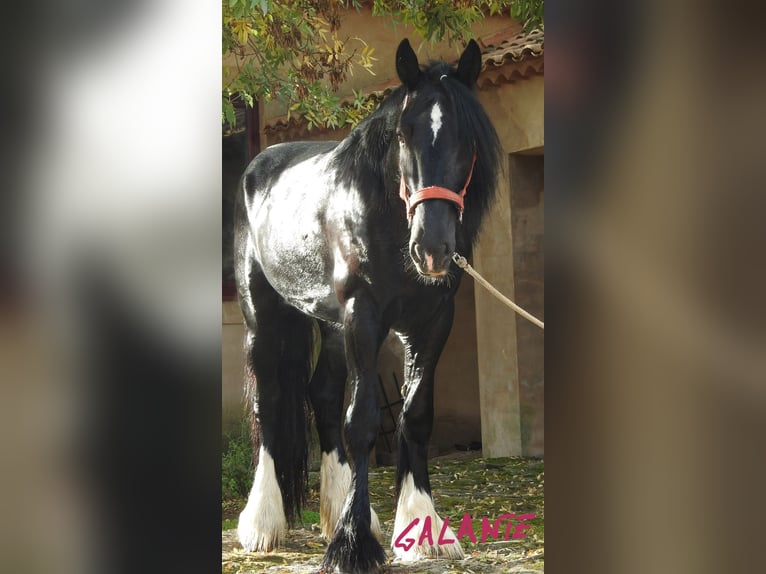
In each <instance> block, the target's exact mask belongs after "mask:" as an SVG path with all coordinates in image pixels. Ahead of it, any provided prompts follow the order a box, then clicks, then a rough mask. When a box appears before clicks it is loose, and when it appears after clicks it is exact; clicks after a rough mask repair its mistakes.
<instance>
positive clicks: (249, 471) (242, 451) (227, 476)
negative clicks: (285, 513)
mask: <svg viewBox="0 0 766 574" xmlns="http://www.w3.org/2000/svg"><path fill="white" fill-rule="evenodd" d="M223 444H224V448H223V457H222V460H221V498H222V499H223V500H232V499H238V498H242V497H243V496H247V494H248V492H249V491H250V486H251V485H252V482H253V475H254V470H255V469H254V465H253V445H252V443H251V442H250V432H249V415H248V416H247V417H246V418H245V419H243V423H242V429H241V432H239V433H237V434H228V435H226V436H225V437H224V442H223Z"/></svg>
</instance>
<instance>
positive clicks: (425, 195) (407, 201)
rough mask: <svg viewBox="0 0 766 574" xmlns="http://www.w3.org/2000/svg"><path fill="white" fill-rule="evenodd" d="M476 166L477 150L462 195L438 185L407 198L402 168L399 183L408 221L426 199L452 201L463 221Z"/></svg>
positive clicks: (474, 152)
mask: <svg viewBox="0 0 766 574" xmlns="http://www.w3.org/2000/svg"><path fill="white" fill-rule="evenodd" d="M475 164H476V150H474V151H473V158H472V159H471V171H469V172H468V179H466V180H465V185H463V189H461V190H460V193H455V192H454V191H452V190H450V189H447V188H446V187H440V186H438V185H432V186H430V187H424V188H423V189H421V190H419V191H416V192H415V193H413V194H412V195H411V196H409V197H408V196H407V183H406V182H405V181H404V172H403V171H402V169H401V167H400V168H399V171H401V172H402V176H401V180H400V182H399V197H401V198H402V201H403V202H404V206H405V208H406V209H407V219H409V220H412V216H413V214H414V213H415V208H416V207H417V206H418V204H419V203H421V202H423V201H425V200H426V199H446V200H447V201H451V202H452V203H454V204H455V205H456V206H457V211H458V214H459V216H460V221H463V208H464V204H463V199H464V198H465V192H466V190H467V189H468V186H469V185H470V183H471V176H472V175H473V166H474V165H475Z"/></svg>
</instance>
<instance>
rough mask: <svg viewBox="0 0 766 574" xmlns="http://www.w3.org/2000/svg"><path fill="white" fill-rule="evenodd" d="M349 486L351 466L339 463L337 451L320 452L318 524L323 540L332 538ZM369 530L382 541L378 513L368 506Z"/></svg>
mask: <svg viewBox="0 0 766 574" xmlns="http://www.w3.org/2000/svg"><path fill="white" fill-rule="evenodd" d="M350 488H351V467H350V466H349V465H348V463H345V462H344V463H342V464H341V463H340V462H339V459H338V451H337V450H333V451H332V452H330V453H326V452H323V453H322V466H321V469H320V471H319V525H320V527H321V530H322V536H323V537H324V538H325V540H330V539H331V538H332V535H333V532H334V531H335V526H336V524H337V523H338V519H339V518H340V513H341V511H342V510H343V504H344V503H345V501H346V497H347V496H348V492H349V489H350ZM370 530H372V534H373V535H374V536H375V538H377V539H378V540H379V541H383V532H382V531H381V529H380V521H379V520H378V515H377V514H375V511H374V510H373V509H372V506H370Z"/></svg>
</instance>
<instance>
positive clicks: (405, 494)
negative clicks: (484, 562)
mask: <svg viewBox="0 0 766 574" xmlns="http://www.w3.org/2000/svg"><path fill="white" fill-rule="evenodd" d="M426 516H430V517H431V537H432V539H433V542H434V545H433V546H431V545H429V544H428V543H425V544H423V545H422V546H418V545H417V544H413V545H412V547H411V548H410V549H409V550H404V548H400V547H398V546H396V545H395V542H396V540H397V538H398V537H399V535H400V534H401V533H402V532H403V531H404V530H405V529H406V528H407V526H409V525H410V523H412V521H413V520H415V519H416V518H417V519H419V522H418V524H417V526H415V527H414V528H413V529H412V530H410V531H409V532H408V533H407V535H406V537H408V538H415V540H416V541H417V540H418V539H419V538H420V534H421V532H422V528H423V523H424V522H425V519H426ZM443 524H444V521H443V520H442V519H441V518H440V517H439V515H438V514H436V509H435V508H434V501H433V499H432V498H431V496H430V495H429V494H427V493H425V492H424V491H422V490H420V489H419V488H416V487H415V480H414V479H413V478H412V473H409V472H408V473H407V474H405V475H404V479H403V480H402V487H401V489H400V491H399V502H398V503H397V505H396V520H395V522H394V535H393V537H392V538H391V547H392V548H393V550H394V555H395V556H396V558H397V560H400V561H402V562H413V561H415V560H420V559H421V558H436V557H444V558H449V559H452V560H459V559H461V558H463V556H464V554H463V548H462V547H461V546H460V542H458V540H457V537H456V536H455V533H454V532H453V531H452V528H450V527H447V530H446V531H445V532H444V538H445V539H452V540H455V542H453V543H452V544H444V545H439V533H440V532H441V529H442V525H443Z"/></svg>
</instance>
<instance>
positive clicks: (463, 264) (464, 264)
mask: <svg viewBox="0 0 766 574" xmlns="http://www.w3.org/2000/svg"><path fill="white" fill-rule="evenodd" d="M452 261H454V262H455V263H456V264H457V266H458V267H460V268H461V269H465V271H466V273H468V274H469V275H470V276H471V277H473V278H474V279H476V280H477V281H478V282H479V283H481V284H482V285H483V286H484V287H485V288H486V289H487V290H488V291H489V292H490V293H492V294H493V295H494V296H495V297H497V298H498V299H500V301H502V302H503V303H505V304H506V305H508V306H509V307H510V308H511V309H513V310H514V311H516V312H517V313H518V314H519V315H521V316H522V317H524V318H525V319H526V320H527V321H529V322H530V323H534V324H535V325H537V326H538V327H540V328H541V329H542V330H543V331H544V330H545V324H544V323H543V322H542V321H541V320H540V319H538V318H537V317H535V316H534V315H532V314H531V313H528V312H527V311H525V310H524V309H522V308H521V307H519V306H518V305H517V304H516V303H514V302H513V301H511V300H510V299H508V297H506V296H505V295H503V294H502V293H500V291H498V290H497V289H495V288H494V287H493V286H492V285H490V283H489V281H487V280H486V279H484V277H482V276H481V275H479V273H478V272H477V271H476V270H475V269H474V268H473V267H471V266H470V265H469V264H468V261H466V259H465V257H463V256H462V255H460V254H458V253H457V252H455V253H454V254H453V255H452Z"/></svg>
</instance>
